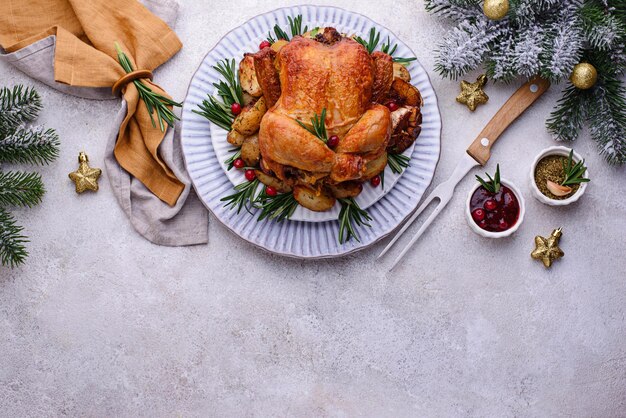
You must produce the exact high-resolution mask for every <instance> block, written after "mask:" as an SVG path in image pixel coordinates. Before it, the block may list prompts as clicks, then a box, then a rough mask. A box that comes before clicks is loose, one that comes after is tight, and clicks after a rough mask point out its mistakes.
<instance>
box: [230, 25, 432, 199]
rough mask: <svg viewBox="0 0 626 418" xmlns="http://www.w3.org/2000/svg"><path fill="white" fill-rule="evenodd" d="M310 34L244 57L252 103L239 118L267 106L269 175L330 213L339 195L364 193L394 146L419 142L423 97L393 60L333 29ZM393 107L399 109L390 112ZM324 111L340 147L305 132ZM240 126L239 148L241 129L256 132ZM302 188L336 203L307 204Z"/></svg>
mask: <svg viewBox="0 0 626 418" xmlns="http://www.w3.org/2000/svg"><path fill="white" fill-rule="evenodd" d="M307 35H308V34H305V36H296V37H294V38H293V39H292V40H291V41H290V42H286V41H279V42H277V43H276V44H274V45H273V46H272V48H264V49H262V50H261V51H259V52H257V53H255V54H248V55H247V56H246V57H244V60H243V61H242V62H241V64H240V74H239V75H240V80H241V83H242V86H243V88H244V91H245V92H246V93H247V94H248V96H249V101H250V103H249V104H248V105H247V106H246V108H244V112H242V114H241V115H240V116H239V117H238V118H237V119H242V120H243V119H244V118H246V113H248V115H247V117H248V119H250V117H251V115H252V116H254V115H253V113H254V112H255V111H254V109H255V108H259V101H263V103H262V106H261V107H262V108H263V113H262V114H261V115H260V116H261V117H260V119H259V123H258V136H256V135H255V138H254V141H256V142H255V144H258V147H257V148H258V150H259V152H260V167H261V169H262V171H263V172H264V174H265V175H267V176H269V177H274V178H275V179H276V180H278V181H280V182H282V183H284V184H283V186H284V187H282V189H286V188H292V189H294V196H295V197H296V199H297V200H298V202H299V203H300V204H302V205H303V206H305V207H308V208H309V209H312V210H328V209H330V207H332V205H333V204H334V197H336V198H345V197H354V196H356V195H358V194H359V193H360V192H361V190H362V186H361V183H363V182H365V181H367V180H369V179H371V178H372V177H374V176H376V175H378V174H379V173H380V172H381V171H382V170H383V169H384V168H385V165H386V163H387V150H388V148H391V149H393V152H396V153H398V152H402V151H404V149H406V148H407V147H408V146H410V145H411V144H412V142H413V141H414V140H415V138H416V137H417V135H418V134H419V124H421V115H420V113H419V108H420V106H421V96H419V92H418V91H417V89H415V88H414V87H413V86H411V85H410V84H409V83H408V80H407V79H406V78H407V75H408V72H407V71H406V70H404V72H402V69H399V71H394V63H393V60H392V58H391V56H389V55H387V54H385V53H382V52H374V53H372V54H370V53H369V52H368V51H367V50H366V49H365V48H364V47H363V46H362V45H361V44H359V43H358V42H356V41H355V40H353V39H352V38H349V37H345V36H342V35H341V34H339V33H338V32H337V31H336V30H335V29H333V28H325V29H324V30H323V32H322V33H318V34H317V35H316V36H314V37H313V36H307ZM252 67H254V69H253V71H252V69H251V68H252ZM396 73H398V74H396ZM391 101H393V102H394V106H388V104H389V103H390V102H391ZM390 108H392V109H394V108H397V109H395V111H394V112H391V111H390ZM323 112H324V113H325V115H326V116H325V128H326V132H327V138H329V137H331V136H337V137H338V138H339V142H338V144H337V145H336V146H335V147H334V148H331V147H329V146H328V145H327V144H326V143H325V142H324V141H323V140H322V139H320V138H319V137H318V136H316V135H314V134H313V133H311V132H310V131H309V129H306V128H305V127H311V125H312V119H313V118H314V117H316V116H317V117H319V116H320V115H321V114H322V113H323ZM256 113H257V114H258V113H259V112H258V111H257V112H256ZM256 116H257V117H258V116H259V115H256ZM237 122H238V121H237V120H235V124H234V125H233V127H234V128H235V129H234V132H233V135H229V141H231V142H233V143H236V142H242V141H241V140H242V138H243V133H241V134H240V131H244V130H245V134H246V135H249V134H250V131H251V129H250V127H249V126H246V128H247V129H239V130H238V129H237ZM240 124H241V123H240ZM302 125H304V127H303V126H302ZM254 128H256V126H253V127H252V130H254ZM245 142H246V139H243V145H245ZM239 145H241V144H239ZM263 177H264V176H261V177H260V178H261V179H263ZM302 188H306V189H307V190H306V193H304V195H306V196H309V197H310V196H314V195H318V196H320V195H325V197H330V199H326V200H325V202H326V203H325V204H324V205H321V206H320V205H316V204H311V202H310V200H311V199H306V198H304V199H302V201H301V200H300V198H299V196H302V193H300V192H302ZM296 189H300V190H296ZM313 200H315V199H313Z"/></svg>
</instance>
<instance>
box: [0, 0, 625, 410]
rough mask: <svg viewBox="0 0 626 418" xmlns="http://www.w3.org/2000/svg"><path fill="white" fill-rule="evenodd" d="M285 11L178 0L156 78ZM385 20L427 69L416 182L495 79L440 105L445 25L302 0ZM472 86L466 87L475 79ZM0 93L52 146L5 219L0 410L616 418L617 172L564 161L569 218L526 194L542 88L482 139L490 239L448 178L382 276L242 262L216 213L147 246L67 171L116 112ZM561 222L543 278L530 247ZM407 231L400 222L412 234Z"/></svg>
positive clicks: (537, 141)
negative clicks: (190, 238)
mask: <svg viewBox="0 0 626 418" xmlns="http://www.w3.org/2000/svg"><path fill="white" fill-rule="evenodd" d="M296 3H297V2H296V1H274V2H271V3H270V2H262V1H255V0H240V1H238V2H235V3H229V2H215V1H210V2H209V1H201V0H187V1H184V2H183V3H182V5H181V14H180V18H179V21H178V33H179V35H180V37H181V38H182V40H183V42H184V44H185V47H184V49H183V50H182V51H181V52H180V53H179V54H178V55H177V56H176V57H175V58H174V59H173V60H171V61H170V62H169V63H167V64H166V65H164V66H163V68H161V69H160V70H159V71H158V72H157V75H156V80H157V81H158V82H159V83H160V84H161V85H163V86H165V87H166V88H167V89H168V91H169V92H170V93H171V94H173V96H174V97H176V98H179V99H182V98H183V96H184V94H185V91H186V88H187V84H188V82H189V79H190V77H191V75H192V74H193V72H194V70H195V68H196V66H197V65H198V64H199V62H200V61H201V59H202V57H203V56H204V54H205V53H206V52H207V51H208V50H209V49H210V48H211V47H212V46H213V45H214V44H215V43H216V42H217V41H218V40H219V38H220V37H221V36H222V34H223V33H224V32H226V31H228V30H230V29H231V28H233V27H236V26H237V25H239V24H241V23H243V22H244V21H246V20H247V19H248V18H251V17H253V16H255V15H256V14H258V13H261V12H265V11H267V10H270V9H272V8H274V7H278V6H281V5H288V4H296ZM320 3H321V4H336V5H338V6H342V7H345V8H348V9H351V10H354V11H357V12H360V13H364V14H366V15H368V16H370V17H371V18H373V19H375V20H377V21H378V22H380V23H381V24H383V25H385V26H387V27H389V28H391V29H392V30H393V31H395V32H396V33H397V34H398V35H400V36H401V37H402V38H403V39H405V40H406V42H407V43H408V44H409V45H410V46H411V47H412V48H413V49H414V50H415V51H416V53H417V55H418V58H419V59H420V61H421V62H422V63H423V65H424V66H425V67H426V69H427V70H428V71H429V72H430V73H431V76H432V80H433V83H434V86H435V89H436V91H437V94H438V96H439V100H440V105H441V112H442V116H443V123H444V128H443V144H442V145H443V147H442V149H443V151H442V154H441V162H440V164H439V167H438V169H437V172H436V175H435V183H439V182H441V181H442V180H443V179H445V178H447V176H448V175H449V174H450V173H451V171H452V169H453V166H454V164H455V162H456V160H457V158H458V157H459V156H460V155H461V153H462V152H463V151H464V149H465V148H466V146H467V145H468V144H469V142H470V140H471V139H473V137H474V136H475V135H476V134H477V133H478V132H479V131H480V129H481V127H482V126H483V125H484V124H485V123H486V122H487V121H488V120H489V119H490V117H491V115H492V114H493V113H494V112H495V111H496V110H497V109H498V107H499V106H500V105H502V103H504V101H505V100H506V98H507V97H508V96H509V95H510V94H511V93H512V91H513V90H514V89H515V86H514V85H511V86H493V85H491V84H490V85H489V86H488V88H487V93H488V94H489V95H490V96H491V99H490V101H489V103H488V104H487V105H486V106H483V107H480V108H479V109H478V110H477V111H476V112H475V113H474V114H470V113H469V112H468V111H467V110H466V109H465V108H464V107H462V106H461V105H459V104H457V103H455V101H454V97H455V96H456V94H457V91H458V84H457V83H456V82H451V81H444V80H441V79H440V78H439V77H437V76H436V75H435V74H434V73H433V71H432V69H433V64H434V59H433V57H432V54H431V52H430V51H431V50H432V49H433V47H434V45H435V44H436V42H437V40H438V39H439V38H440V36H441V34H442V33H443V30H444V27H445V26H446V24H445V23H444V22H441V21H439V20H437V19H435V18H432V17H430V16H428V15H427V14H426V13H425V12H424V10H423V5H422V3H421V2H420V1H417V0H415V1H405V0H403V1H399V0H396V1H393V0H378V1H375V2H374V1H354V0H351V1H337V2H330V1H320ZM472 76H475V74H473V75H472ZM0 80H1V82H0V84H2V85H13V84H16V83H27V84H33V85H35V86H36V87H38V89H39V91H40V92H41V94H42V96H43V100H44V102H45V104H46V108H45V111H44V112H43V115H42V117H41V119H40V122H43V123H45V124H47V125H49V126H51V127H54V128H56V129H57V130H58V131H59V133H60V135H61V138H62V148H61V156H60V158H59V160H58V161H57V162H56V163H55V164H53V165H51V166H49V167H46V168H43V169H41V172H42V173H43V175H44V177H45V179H46V186H47V189H48V193H47V194H46V196H45V200H44V202H43V203H42V204H41V205H40V206H38V207H36V208H33V209H29V210H18V211H16V214H17V217H18V218H19V221H20V222H22V223H23V224H24V225H26V232H27V233H28V234H29V235H30V237H31V243H30V244H29V246H28V247H29V250H30V254H31V255H30V258H29V259H28V263H27V264H26V265H25V266H23V267H20V268H18V269H15V270H10V271H9V270H6V269H3V270H0V335H1V337H0V416H6V417H23V416H63V415H69V416H94V417H104V416H108V417H112V416H182V417H191V416H315V417H317V416H411V417H416V416H424V417H426V416H429V417H431V416H432V417H443V416H451V417H466V416H467V417H486V416H493V417H513V416H518V417H545V416H568V417H569V416H575V417H618V416H626V341H625V333H626V326H625V319H624V309H625V306H626V284H625V278H626V277H625V276H626V261H625V260H626V241H625V239H624V235H625V234H624V233H625V231H626V199H625V197H624V196H625V195H626V182H625V179H626V177H625V176H624V174H625V170H624V168H621V169H616V168H612V167H609V166H607V165H606V164H605V163H604V162H603V161H602V160H601V158H600V157H598V156H597V154H596V150H595V144H594V143H593V142H592V141H591V140H590V139H589V138H588V137H587V136H585V137H584V138H581V139H580V140H579V141H578V142H577V143H576V144H575V147H576V149H577V150H578V151H579V152H581V153H582V154H583V155H585V156H586V158H587V161H588V163H589V168H590V170H591V172H592V174H593V183H592V184H591V185H590V187H589V188H588V190H587V194H586V195H585V196H584V197H583V199H582V200H581V201H580V202H579V203H578V204H576V205H575V206H572V207H568V208H561V209H558V208H551V207H547V206H543V205H541V204H540V203H538V202H537V201H535V200H534V199H533V198H532V197H531V196H530V192H529V189H528V185H527V183H526V181H527V171H528V167H529V164H530V163H531V161H532V159H533V157H534V156H535V155H536V154H537V153H538V152H539V150H541V149H542V148H544V147H546V146H549V145H552V144H553V141H552V140H551V139H550V137H549V136H548V134H547V133H546V131H545V130H544V127H543V121H544V119H545V118H546V116H547V114H548V113H549V111H550V109H551V108H552V106H553V104H554V101H555V100H556V98H557V97H558V90H559V89H558V88H553V89H552V91H551V92H549V93H547V95H546V97H544V98H543V99H542V100H541V102H540V103H538V104H537V105H536V106H535V107H534V108H532V109H531V110H530V111H529V112H528V113H527V114H526V115H524V116H523V118H522V119H521V120H520V121H519V122H518V123H516V124H515V125H514V127H513V128H512V129H511V130H510V131H508V132H507V133H506V134H505V136H504V137H503V138H502V139H501V143H499V144H498V146H497V147H496V151H495V156H494V158H493V161H492V163H490V165H489V169H493V168H494V167H495V162H500V163H501V166H502V169H503V174H504V175H505V176H506V177H509V178H510V179H512V180H514V181H515V182H517V184H518V185H520V186H521V187H522V189H523V192H524V194H525V197H526V199H527V205H528V207H527V210H528V212H527V219H526V221H525V222H524V224H523V225H522V227H521V228H520V230H519V231H518V232H517V233H516V234H515V235H514V236H513V237H512V238H510V239H506V240H499V241H490V240H487V239H483V238H480V237H478V236H477V235H475V234H474V233H473V232H471V231H470V229H469V227H468V226H467V225H466V223H465V219H464V217H463V205H464V202H465V198H466V194H467V193H468V190H469V188H470V186H471V185H472V183H473V180H472V179H471V178H470V177H469V176H468V178H466V179H465V180H464V181H463V182H462V183H461V184H460V186H459V188H458V193H457V195H456V196H455V197H454V198H453V200H452V202H451V203H450V205H449V207H448V208H447V209H446V211H445V212H444V213H443V214H442V215H441V216H440V217H439V219H438V220H437V222H436V223H435V224H434V225H433V227H431V228H430V230H429V231H428V232H427V233H426V234H425V235H424V237H423V239H422V240H421V242H419V243H418V245H416V247H415V248H414V249H413V250H412V251H411V252H410V253H409V256H408V258H407V259H406V261H405V262H404V263H403V264H402V265H401V266H400V267H399V268H398V269H397V270H396V271H394V272H393V273H386V266H387V265H388V263H389V262H390V259H385V260H383V261H382V262H378V261H376V260H375V256H376V254H377V253H378V251H380V250H381V246H377V247H375V248H372V249H370V250H366V251H363V252H361V253H359V254H356V255H354V256H351V257H348V258H345V259H340V260H334V261H320V262H302V261H296V260H291V259H284V258H280V257H277V256H273V255H269V254H266V253H264V252H262V251H261V250H258V249H256V248H254V247H252V246H250V245H248V244H246V243H245V242H243V241H242V240H240V239H239V238H237V237H236V236H234V235H232V234H231V233H230V232H229V231H227V230H225V229H224V228H223V227H222V226H221V225H220V224H219V223H218V222H216V221H213V222H212V223H211V225H210V243H209V244H208V245H205V246H197V247H189V248H164V247H157V246H154V245H151V244H150V243H148V242H146V241H144V240H143V239H142V238H140V237H139V236H138V235H137V234H135V233H134V231H133V230H132V229H131V227H130V225H129V224H128V222H127V220H126V218H125V217H124V214H123V213H122V211H121V210H120V208H119V207H118V206H117V203H116V202H115V200H114V198H113V196H112V194H111V190H110V187H109V184H108V182H107V180H106V173H105V174H104V176H105V178H104V179H103V181H102V182H101V183H100V184H101V190H100V191H99V192H98V193H97V194H85V195H82V196H77V195H76V194H75V193H74V190H73V188H72V184H71V183H70V182H69V180H68V178H67V173H69V172H70V171H72V170H74V169H75V167H76V156H77V154H78V152H79V151H81V150H85V151H87V153H88V154H89V156H90V158H91V161H92V163H93V165H95V166H100V167H102V166H103V164H102V161H103V150H104V141H105V138H106V136H107V134H108V132H109V131H110V130H111V129H113V126H112V124H111V117H112V116H113V115H114V114H115V111H116V109H117V106H118V105H117V103H113V102H109V103H104V102H93V101H87V100H79V99H75V98H71V97H68V96H64V95H62V94H60V93H58V92H56V91H53V90H51V89H49V88H46V87H44V86H42V85H40V84H38V83H36V82H33V81H32V80H29V79H28V78H26V77H25V76H24V75H23V74H21V73H19V72H17V71H15V70H13V69H12V68H10V67H8V66H6V65H0ZM558 226H562V227H563V228H564V237H563V239H562V247H563V249H564V251H565V253H566V256H565V258H564V259H563V260H561V261H559V262H557V263H556V264H555V265H554V267H553V268H552V270H549V271H547V270H545V269H544V268H543V266H542V265H541V264H540V263H538V262H536V261H533V260H531V259H530V257H529V253H530V251H531V249H532V247H533V237H534V236H535V235H536V234H549V233H550V231H551V230H552V229H553V228H555V227H558ZM412 230H413V231H415V228H413V229H412Z"/></svg>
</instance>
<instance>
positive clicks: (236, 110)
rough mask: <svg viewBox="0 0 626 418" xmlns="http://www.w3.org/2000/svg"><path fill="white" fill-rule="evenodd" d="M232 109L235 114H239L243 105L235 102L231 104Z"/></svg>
mask: <svg viewBox="0 0 626 418" xmlns="http://www.w3.org/2000/svg"><path fill="white" fill-rule="evenodd" d="M230 111H231V112H232V113H233V115H235V116H237V115H238V114H240V113H241V105H240V104H239V103H233V104H232V105H230Z"/></svg>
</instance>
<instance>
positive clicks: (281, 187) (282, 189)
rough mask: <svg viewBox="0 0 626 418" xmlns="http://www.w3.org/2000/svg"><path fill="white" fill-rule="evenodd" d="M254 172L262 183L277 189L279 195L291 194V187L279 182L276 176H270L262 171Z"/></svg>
mask: <svg viewBox="0 0 626 418" xmlns="http://www.w3.org/2000/svg"><path fill="white" fill-rule="evenodd" d="M254 172H255V173H256V177H257V178H258V179H259V181H260V182H261V183H263V184H265V185H266V186H270V187H273V188H275V189H276V191H277V192H278V193H289V192H290V191H291V187H289V185H288V184H287V183H285V182H284V181H282V180H279V179H277V178H276V177H274V176H270V175H269V174H266V173H264V172H263V171H261V170H254Z"/></svg>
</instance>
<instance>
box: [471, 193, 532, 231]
mask: <svg viewBox="0 0 626 418" xmlns="http://www.w3.org/2000/svg"><path fill="white" fill-rule="evenodd" d="M469 206H470V207H469V210H470V213H471V215H472V219H473V220H474V222H475V223H476V225H478V226H479V227H480V228H481V229H484V230H485V231H489V232H502V231H506V230H507V229H509V228H511V227H513V226H514V225H515V224H516V223H517V220H518V218H519V214H520V204H519V201H518V200H517V196H515V193H514V192H513V190H511V189H510V188H509V187H507V186H505V185H504V184H503V185H501V186H500V190H499V191H498V192H496V193H492V192H490V191H488V190H486V189H485V188H484V187H483V186H480V187H478V188H477V189H476V190H475V191H474V193H473V194H472V197H471V198H470V203H469Z"/></svg>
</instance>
